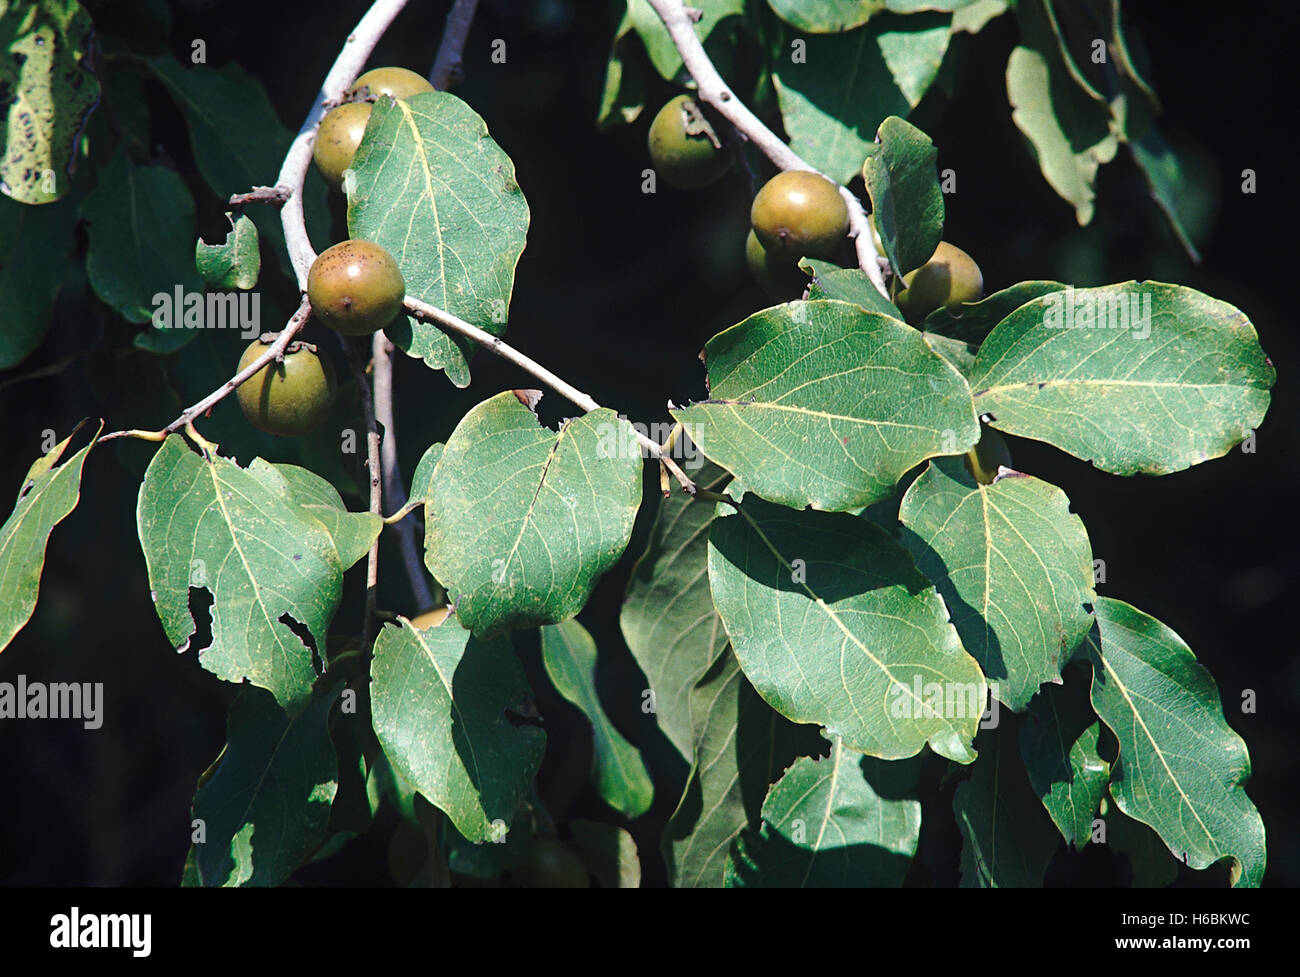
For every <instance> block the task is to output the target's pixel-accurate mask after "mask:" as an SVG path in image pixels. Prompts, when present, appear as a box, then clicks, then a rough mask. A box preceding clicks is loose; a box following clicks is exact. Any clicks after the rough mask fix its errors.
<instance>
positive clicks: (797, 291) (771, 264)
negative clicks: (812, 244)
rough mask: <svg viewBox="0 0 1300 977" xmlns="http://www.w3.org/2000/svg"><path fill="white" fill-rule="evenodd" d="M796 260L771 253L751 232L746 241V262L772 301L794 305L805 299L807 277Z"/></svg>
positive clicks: (755, 279)
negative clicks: (796, 301) (797, 300)
mask: <svg viewBox="0 0 1300 977" xmlns="http://www.w3.org/2000/svg"><path fill="white" fill-rule="evenodd" d="M797 261H798V259H797V258H793V259H792V258H787V257H785V256H783V255H772V254H771V253H769V252H768V250H767V249H766V248H765V247H763V242H762V241H760V240H759V239H758V235H757V234H755V233H754V232H753V231H752V230H751V231H750V232H749V236H748V237H746V238H745V263H746V264H748V265H749V271H750V274H752V275H753V276H754V281H756V282H758V284H759V287H760V288H762V289H763V291H764V293H766V295H767V297H768V298H770V299H771V300H772V301H773V302H793V301H794V300H795V299H797V298H800V297H802V296H803V293H804V289H806V288H807V287H808V276H807V275H805V274H804V273H803V272H802V271H800V270H799V266H798V264H797Z"/></svg>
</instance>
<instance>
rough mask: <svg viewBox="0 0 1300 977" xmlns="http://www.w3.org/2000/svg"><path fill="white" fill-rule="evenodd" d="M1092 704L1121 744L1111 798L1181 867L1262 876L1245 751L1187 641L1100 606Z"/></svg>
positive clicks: (1244, 880)
mask: <svg viewBox="0 0 1300 977" xmlns="http://www.w3.org/2000/svg"><path fill="white" fill-rule="evenodd" d="M1088 651H1089V657H1090V658H1091V660H1092V666H1093V677H1092V705H1093V708H1094V709H1096V710H1097V715H1098V716H1100V717H1101V720H1102V722H1104V723H1105V724H1106V725H1107V726H1109V727H1110V729H1111V731H1112V732H1114V734H1115V736H1116V738H1117V739H1118V740H1119V758H1118V759H1117V760H1116V761H1115V767H1114V772H1113V777H1112V780H1111V785H1110V792H1111V794H1112V796H1113V797H1114V798H1115V800H1116V802H1117V803H1118V804H1119V807H1120V810H1121V811H1123V812H1124V813H1125V814H1127V815H1128V816H1129V817H1131V818H1133V819H1134V820H1137V821H1141V822H1142V823H1143V824H1148V825H1150V826H1151V827H1152V828H1154V829H1155V830H1156V832H1157V833H1158V834H1159V835H1160V837H1161V839H1162V840H1163V841H1164V843H1165V844H1166V845H1167V846H1168V847H1169V850H1170V851H1171V852H1173V854H1174V857H1175V858H1177V859H1178V860H1179V861H1186V863H1187V864H1188V865H1190V866H1191V867H1192V868H1195V869H1203V868H1206V867H1207V866H1209V865H1212V864H1213V863H1215V862H1217V861H1220V860H1221V859H1224V858H1227V859H1230V860H1231V863H1232V865H1231V875H1232V884H1233V885H1234V886H1237V885H1241V886H1248V887H1255V886H1258V885H1259V883H1260V879H1262V878H1263V875H1264V864H1265V851H1264V823H1263V821H1261V820H1260V817H1259V812H1258V811H1256V810H1255V805H1254V804H1252V803H1251V801H1250V798H1249V797H1247V796H1246V792H1245V790H1244V789H1243V787H1244V785H1245V783H1246V781H1247V780H1249V779H1250V756H1249V754H1248V753H1247V752H1246V744H1245V743H1244V742H1242V739H1241V737H1240V736H1238V735H1237V734H1236V733H1235V732H1233V730H1232V727H1230V726H1229V725H1228V724H1227V722H1226V721H1225V719H1224V714H1223V705H1222V703H1221V702H1220V700H1219V690H1218V688H1217V687H1216V686H1215V684H1214V679H1212V678H1211V677H1210V673H1209V672H1207V671H1206V670H1205V668H1204V667H1203V666H1201V665H1199V664H1197V661H1196V657H1195V656H1194V655H1193V654H1192V651H1191V649H1190V648H1188V647H1187V645H1186V644H1185V643H1184V642H1183V639H1182V638H1180V637H1179V636H1178V635H1177V634H1175V633H1174V632H1173V631H1172V630H1170V629H1169V628H1168V627H1166V626H1165V625H1164V624H1161V623H1160V622H1159V621H1157V620H1156V619H1155V618H1153V617H1151V616H1149V615H1147V614H1144V613H1142V612H1141V611H1139V610H1137V609H1136V608H1135V607H1132V606H1130V605H1128V604H1125V603H1124V602H1123V601H1118V600H1114V599H1113V598H1110V597H1103V598H1101V599H1100V600H1099V601H1098V602H1097V630H1096V631H1094V632H1093V633H1092V634H1090V635H1089V636H1088Z"/></svg>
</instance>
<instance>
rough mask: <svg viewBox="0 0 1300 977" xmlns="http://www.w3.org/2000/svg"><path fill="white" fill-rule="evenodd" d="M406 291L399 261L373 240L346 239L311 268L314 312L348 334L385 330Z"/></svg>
mask: <svg viewBox="0 0 1300 977" xmlns="http://www.w3.org/2000/svg"><path fill="white" fill-rule="evenodd" d="M405 295H406V283H405V282H404V281H403V280H402V272H401V270H400V269H398V267H397V262H396V261H394V260H393V256H392V255H391V254H389V253H388V252H387V251H386V250H385V249H384V248H382V247H381V246H380V245H378V244H375V242H373V241H362V240H352V241H343V242H341V243H339V244H336V245H334V247H332V248H327V249H325V250H324V251H322V252H321V253H320V255H319V256H318V257H317V258H316V260H315V261H313V262H312V265H311V270H310V271H308V272H307V298H308V299H309V300H310V301H311V309H312V312H314V313H315V315H316V318H318V319H320V321H321V322H323V323H325V325H327V326H329V327H330V328H331V329H333V330H334V331H335V332H340V333H342V334H343V335H345V336H365V335H367V334H369V333H372V332H376V331H377V330H379V329H383V328H384V326H386V325H388V324H389V323H390V322H392V321H393V318H394V317H395V316H396V315H397V313H398V312H400V311H401V310H402V299H403V298H404V297H405Z"/></svg>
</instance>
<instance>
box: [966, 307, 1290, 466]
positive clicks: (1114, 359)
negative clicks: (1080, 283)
mask: <svg viewBox="0 0 1300 977" xmlns="http://www.w3.org/2000/svg"><path fill="white" fill-rule="evenodd" d="M1274 376H1275V371H1274V369H1273V366H1272V364H1271V363H1270V362H1269V360H1268V357H1266V356H1265V355H1264V351H1263V350H1262V349H1260V347H1259V339H1258V336H1257V335H1256V333H1255V327H1254V326H1253V325H1251V323H1250V321H1249V320H1248V319H1247V318H1246V317H1245V315H1243V314H1242V313H1241V312H1240V311H1239V310H1238V309H1235V308H1233V307H1232V306H1231V305H1229V304H1228V303H1226V302H1220V301H1219V300H1218V299H1212V298H1210V297H1209V296H1207V295H1203V294H1202V293H1200V292H1197V291H1194V290H1193V289H1190V288H1186V287H1184V286H1181V285H1165V284H1162V283H1160V282H1125V283H1123V284H1119V285H1108V286H1105V287H1103V288H1081V289H1070V290H1066V291H1061V292H1054V293H1051V294H1048V295H1044V296H1043V297H1041V298H1037V299H1033V300H1031V301H1029V302H1027V303H1025V304H1024V305H1022V306H1020V307H1019V308H1018V309H1016V310H1015V311H1014V312H1012V313H1011V314H1010V315H1008V316H1007V317H1006V318H1005V319H1004V320H1003V321H1002V322H1001V323H1000V324H999V325H998V326H997V328H995V329H994V330H993V332H992V333H990V334H989V337H988V339H987V340H985V342H984V344H983V346H981V347H980V351H979V356H978V358H977V360H976V364H975V369H974V371H973V373H972V375H971V378H970V387H971V390H972V391H974V396H975V407H976V410H977V411H978V412H979V413H980V414H981V415H983V414H990V415H992V417H993V420H991V421H990V423H991V424H992V425H993V426H994V427H996V428H997V429H999V430H1001V431H1006V432H1008V433H1010V434H1017V435H1020V436H1022V437H1028V438H1036V439H1038V440H1040V441H1047V442H1048V443H1050V444H1054V445H1056V446H1057V447H1058V448H1060V449H1062V450H1063V451H1068V452H1069V453H1070V454H1072V455H1075V456H1076V457H1079V458H1083V459H1085V460H1088V461H1091V462H1092V463H1093V464H1094V465H1096V466H1097V467H1098V468H1100V469H1102V470H1104V471H1108V472H1114V473H1115V474H1117V475H1132V474H1133V473H1135V472H1144V473H1147V474H1159V475H1163V474H1167V473H1169V472H1175V471H1181V470H1182V469H1184V468H1188V467H1190V466H1191V465H1195V464H1199V463H1200V462H1202V461H1206V460H1208V459H1210V458H1217V457H1219V456H1220V455H1223V454H1225V453H1227V451H1228V450H1229V449H1230V448H1232V446H1233V445H1236V444H1238V443H1240V442H1241V441H1242V440H1244V439H1245V438H1246V437H1247V435H1249V433H1250V431H1251V429H1253V428H1254V427H1256V426H1257V425H1258V424H1259V422H1260V421H1261V420H1262V419H1263V417H1264V412H1265V411H1266V410H1267V409H1268V402H1269V388H1270V387H1272V385H1273V380H1274Z"/></svg>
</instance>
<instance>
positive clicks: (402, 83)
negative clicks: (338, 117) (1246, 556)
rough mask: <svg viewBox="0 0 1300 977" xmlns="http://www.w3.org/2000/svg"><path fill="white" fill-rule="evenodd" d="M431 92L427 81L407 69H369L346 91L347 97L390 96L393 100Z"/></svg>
mask: <svg viewBox="0 0 1300 977" xmlns="http://www.w3.org/2000/svg"><path fill="white" fill-rule="evenodd" d="M431 91H433V86H432V85H430V84H429V80H428V79H427V78H425V77H424V76H423V75H420V74H416V73H415V72H414V71H411V70H410V69H408V68H371V69H370V70H369V71H367V72H366V73H365V74H364V75H362V76H361V77H360V78H358V79H357V80H356V81H354V82H353V83H352V87H351V88H349V89H348V90H347V97H348V98H358V97H360V98H365V97H366V96H367V95H391V96H393V98H410V97H411V96H412V95H419V94H420V93H421V92H431Z"/></svg>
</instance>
